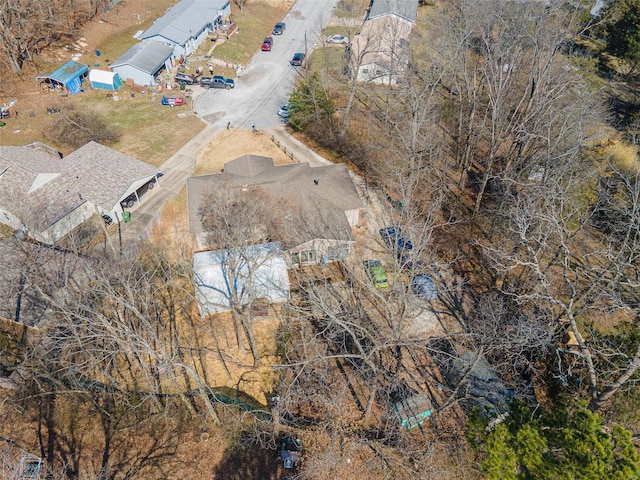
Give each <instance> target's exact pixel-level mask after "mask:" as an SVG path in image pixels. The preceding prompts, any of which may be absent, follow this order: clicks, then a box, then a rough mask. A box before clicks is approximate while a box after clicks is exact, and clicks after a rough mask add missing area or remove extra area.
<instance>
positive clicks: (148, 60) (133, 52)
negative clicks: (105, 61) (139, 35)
mask: <svg viewBox="0 0 640 480" xmlns="http://www.w3.org/2000/svg"><path fill="white" fill-rule="evenodd" d="M172 54H173V47H172V46H170V45H166V44H164V43H162V42H155V41H151V42H141V43H136V44H135V45H134V46H133V47H131V48H130V49H129V50H127V51H126V52H125V53H124V54H123V55H122V56H121V57H120V58H118V59H117V60H116V61H115V62H113V63H112V64H111V68H115V67H120V66H123V65H130V66H132V67H135V68H137V69H138V70H140V71H142V72H145V73H148V74H150V75H153V74H154V73H156V72H157V71H158V70H159V69H160V68H161V67H162V66H163V65H164V62H166V61H167V58H169V57H170V56H171V55H172Z"/></svg>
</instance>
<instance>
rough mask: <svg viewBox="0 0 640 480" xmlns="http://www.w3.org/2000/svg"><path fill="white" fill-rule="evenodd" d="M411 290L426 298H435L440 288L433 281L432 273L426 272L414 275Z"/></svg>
mask: <svg viewBox="0 0 640 480" xmlns="http://www.w3.org/2000/svg"><path fill="white" fill-rule="evenodd" d="M411 290H412V291H413V293H414V294H415V295H416V296H418V297H420V298H424V299H425V300H435V299H436V298H438V288H437V287H436V285H435V284H434V283H433V279H432V278H431V275H427V274H426V273H423V274H421V275H416V276H415V277H413V279H412V280H411Z"/></svg>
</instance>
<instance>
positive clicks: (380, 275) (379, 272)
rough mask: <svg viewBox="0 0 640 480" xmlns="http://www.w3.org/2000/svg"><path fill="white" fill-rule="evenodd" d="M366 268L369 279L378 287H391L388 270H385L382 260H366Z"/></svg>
mask: <svg viewBox="0 0 640 480" xmlns="http://www.w3.org/2000/svg"><path fill="white" fill-rule="evenodd" d="M364 269H365V272H366V273H367V277H369V280H371V281H372V282H373V285H374V286H375V287H376V288H389V282H388V281H387V272H386V271H385V269H384V267H383V266H382V263H380V260H365V261H364Z"/></svg>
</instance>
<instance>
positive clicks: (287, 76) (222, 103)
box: [114, 0, 337, 242]
mask: <svg viewBox="0 0 640 480" xmlns="http://www.w3.org/2000/svg"><path fill="white" fill-rule="evenodd" d="M336 3H337V0H297V2H296V3H295V4H294V5H293V7H292V8H291V10H290V11H289V13H288V14H287V16H286V17H285V18H284V20H283V21H284V22H285V23H286V24H287V27H286V29H285V31H284V33H283V34H282V35H276V36H274V42H273V49H272V50H271V52H262V51H257V52H256V54H255V55H254V57H253V59H252V60H251V62H250V63H249V65H248V66H247V68H246V69H244V70H243V71H242V72H241V74H240V76H239V78H237V79H236V87H235V88H234V89H233V90H223V89H221V90H217V89H215V90H205V91H203V92H202V93H200V94H199V95H198V96H197V98H196V99H195V105H194V107H193V109H194V110H195V111H196V112H197V114H198V116H199V117H200V118H202V119H203V120H204V121H206V122H207V123H208V125H207V127H206V128H205V129H204V130H203V131H202V132H200V133H199V134H198V135H196V136H195V137H194V138H192V139H191V140H189V142H187V143H186V144H185V145H184V146H183V147H182V148H180V149H179V150H178V151H177V152H176V153H175V154H174V155H172V156H171V157H170V158H168V159H167V161H165V162H164V163H163V164H162V165H161V166H160V171H161V172H162V173H163V177H162V178H160V183H159V187H160V188H156V189H154V190H153V192H152V193H150V194H148V195H147V196H146V197H145V198H144V200H143V201H142V203H140V204H137V205H136V206H135V207H134V208H133V209H132V221H131V223H124V222H123V223H122V224H121V234H122V238H123V239H124V240H125V242H128V241H134V240H138V239H144V238H146V237H147V236H148V234H149V232H150V229H151V225H152V224H153V220H154V219H155V218H157V217H158V216H159V215H160V212H161V211H162V207H163V206H164V204H165V203H167V202H168V201H170V200H171V199H173V198H174V197H175V196H176V195H177V194H178V193H179V192H180V191H181V190H182V188H183V187H184V185H185V183H186V181H187V178H189V177H190V176H191V175H193V172H194V171H195V169H196V158H197V155H198V152H200V150H201V149H202V148H204V147H205V146H206V145H207V144H209V143H210V142H211V141H212V140H213V139H215V138H216V137H217V136H218V134H219V133H220V132H221V131H222V130H223V129H226V126H227V123H229V122H231V125H232V126H233V128H251V126H252V125H255V127H256V128H259V129H261V130H263V129H269V130H273V132H272V133H276V132H277V134H278V135H282V136H288V134H287V133H286V131H285V130H284V129H283V128H278V127H279V126H280V127H281V126H282V120H281V119H280V118H279V117H278V116H277V113H276V112H277V110H278V107H279V106H280V105H282V104H283V103H285V102H286V101H287V99H288V98H289V93H290V92H291V88H292V86H293V82H294V80H295V78H296V76H297V75H299V74H300V72H298V69H297V68H294V67H292V66H291V65H289V60H290V59H291V57H293V54H294V53H296V52H305V51H307V52H308V53H310V52H311V51H312V49H313V44H314V42H315V41H316V40H317V39H318V37H319V35H320V33H321V32H322V27H323V26H324V25H325V24H326V23H327V21H328V19H329V16H330V14H331V12H332V10H333V8H334V6H335V4H336ZM199 89H200V87H195V88H194V90H199ZM283 141H284V140H283ZM288 141H289V142H290V144H291V146H292V148H295V149H297V151H298V154H297V159H298V161H306V160H307V158H305V156H307V157H308V158H309V159H310V160H311V161H312V162H314V163H317V162H318V159H317V156H316V155H315V154H314V153H313V152H311V151H309V150H308V149H306V147H304V146H303V145H301V144H300V143H299V142H295V141H294V140H293V139H289V140H288ZM305 154H308V155H305ZM114 230H116V231H117V229H114Z"/></svg>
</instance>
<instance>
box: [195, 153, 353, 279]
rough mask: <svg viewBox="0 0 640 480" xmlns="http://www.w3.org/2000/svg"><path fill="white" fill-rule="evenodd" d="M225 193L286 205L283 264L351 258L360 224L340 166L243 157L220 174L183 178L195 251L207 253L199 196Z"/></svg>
mask: <svg viewBox="0 0 640 480" xmlns="http://www.w3.org/2000/svg"><path fill="white" fill-rule="evenodd" d="M220 189H227V190H232V191H234V192H235V193H236V194H237V195H243V194H244V192H250V191H251V190H252V189H260V190H262V191H263V192H265V193H266V194H267V195H268V196H270V197H272V198H275V199H277V200H278V204H279V205H286V206H288V209H289V211H288V212H287V214H286V215H287V223H288V225H290V226H291V228H290V229H289V230H290V231H288V232H287V238H276V239H274V240H275V241H280V242H282V243H283V249H284V250H286V252H287V255H288V258H287V261H288V265H289V266H290V267H298V266H303V265H307V264H317V263H327V262H330V261H335V260H340V259H343V258H346V257H347V256H348V255H350V254H351V251H352V248H353V244H354V242H355V237H354V234H353V230H352V229H353V227H355V226H357V225H358V223H359V220H360V210H361V209H362V207H363V203H362V200H361V199H360V196H359V195H358V192H357V190H356V188H355V185H354V183H353V180H352V178H351V174H350V173H349V170H348V169H347V167H346V165H344V164H332V165H326V166H322V167H311V166H310V165H309V164H308V163H294V164H286V165H275V164H274V161H273V159H272V158H269V157H262V156H258V155H243V156H242V157H239V158H237V159H235V160H233V161H231V162H227V163H225V165H224V171H223V172H222V173H215V174H211V175H202V176H198V177H191V178H189V179H188V180H187V201H188V210H189V228H190V231H191V233H192V234H193V235H194V236H195V238H196V241H197V244H198V248H200V249H203V250H204V249H208V248H210V247H211V246H210V245H208V238H207V231H206V229H205V228H204V226H203V225H202V221H201V218H200V215H199V209H200V206H201V204H202V201H203V198H204V197H205V195H206V194H207V193H209V192H211V191H216V190H220Z"/></svg>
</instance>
